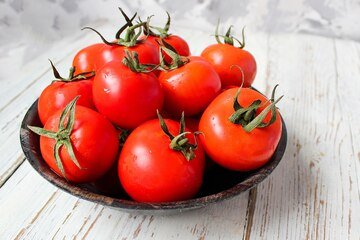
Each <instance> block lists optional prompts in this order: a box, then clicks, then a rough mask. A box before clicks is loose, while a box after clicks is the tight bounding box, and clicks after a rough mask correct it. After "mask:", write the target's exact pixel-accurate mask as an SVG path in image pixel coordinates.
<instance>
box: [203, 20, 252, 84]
mask: <svg viewBox="0 0 360 240" xmlns="http://www.w3.org/2000/svg"><path fill="white" fill-rule="evenodd" d="M218 29H219V23H218V24H217V26H216V29H215V39H216V41H217V43H216V44H213V45H210V46H208V47H206V48H205V49H204V50H203V51H202V53H201V55H200V56H202V57H203V58H205V59H206V60H207V61H208V62H210V63H211V64H212V65H213V66H214V68H215V70H216V72H217V73H218V74H219V76H220V79H221V84H222V87H226V86H229V85H234V86H240V85H242V84H243V87H250V86H251V84H252V83H253V81H254V79H255V76H256V69H257V67H256V61H255V58H254V56H253V55H252V54H251V53H250V52H248V51H246V50H245V49H244V47H245V34H244V28H243V29H242V41H240V40H238V39H237V38H236V37H234V36H232V35H231V29H232V26H230V27H229V29H228V30H227V32H226V34H225V35H219V33H218ZM220 38H223V39H224V42H221V40H220ZM235 42H237V43H238V44H239V46H238V47H237V46H235ZM232 66H239V67H240V68H241V69H242V70H243V72H244V74H242V72H241V71H239V68H233V67H232Z"/></svg>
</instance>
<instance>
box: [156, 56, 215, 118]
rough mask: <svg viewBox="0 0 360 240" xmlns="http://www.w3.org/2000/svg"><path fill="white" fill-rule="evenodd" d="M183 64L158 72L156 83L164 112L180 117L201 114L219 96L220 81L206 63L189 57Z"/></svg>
mask: <svg viewBox="0 0 360 240" xmlns="http://www.w3.org/2000/svg"><path fill="white" fill-rule="evenodd" d="M189 59H190V61H189V62H188V63H186V64H185V65H183V66H181V67H179V68H177V69H174V70H170V71H167V72H161V73H160V76H159V81H160V83H161V85H162V87H163V89H164V93H165V102H164V104H165V106H164V107H165V110H166V111H168V112H169V113H171V114H173V115H175V116H180V115H181V113H182V112H183V111H184V112H185V115H186V116H192V115H196V114H199V113H201V112H202V111H203V110H204V109H205V108H206V107H207V105H208V104H209V103H210V102H211V101H212V100H213V99H214V98H215V97H216V96H217V95H218V93H219V92H220V89H221V82H220V78H219V76H218V74H217V73H216V71H215V70H214V68H213V67H212V66H211V65H210V64H209V63H208V62H206V61H203V60H199V58H198V57H197V58H193V57H189Z"/></svg>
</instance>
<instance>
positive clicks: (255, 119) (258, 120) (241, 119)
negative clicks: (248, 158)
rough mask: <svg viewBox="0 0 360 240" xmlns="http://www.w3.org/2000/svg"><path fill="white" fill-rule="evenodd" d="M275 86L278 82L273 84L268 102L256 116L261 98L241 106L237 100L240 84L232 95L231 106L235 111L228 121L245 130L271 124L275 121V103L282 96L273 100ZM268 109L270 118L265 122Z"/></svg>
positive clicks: (248, 130) (249, 130)
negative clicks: (232, 101)
mask: <svg viewBox="0 0 360 240" xmlns="http://www.w3.org/2000/svg"><path fill="white" fill-rule="evenodd" d="M277 87H278V84H277V85H275V87H274V89H273V91H272V94H271V99H270V100H269V102H270V104H269V105H268V106H267V107H266V108H265V109H263V110H262V111H261V112H260V113H259V114H258V115H257V116H256V112H257V110H258V108H259V107H260V106H261V100H259V99H257V100H255V101H253V102H252V103H251V104H250V106H249V107H246V108H245V107H242V106H241V105H240V103H239V102H238V97H239V95H240V91H241V89H242V86H240V88H239V89H238V91H237V92H236V94H235V97H234V104H233V107H234V110H235V112H234V113H233V114H232V115H231V116H230V117H229V120H230V122H232V123H234V124H239V125H241V126H242V127H243V129H244V130H245V131H246V132H251V131H252V130H254V129H255V128H264V127H267V126H270V125H271V124H273V123H274V122H275V121H276V103H278V102H279V101H280V100H281V99H282V98H283V96H281V97H279V98H278V99H276V100H275V91H276V88H277ZM270 111H271V118H270V120H269V121H268V122H266V123H265V122H263V121H264V119H265V117H266V116H267V114H268V113H269V112H270Z"/></svg>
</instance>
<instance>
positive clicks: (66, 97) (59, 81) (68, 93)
mask: <svg viewBox="0 0 360 240" xmlns="http://www.w3.org/2000/svg"><path fill="white" fill-rule="evenodd" d="M49 61H50V60H49ZM50 64H51V67H52V70H53V73H54V77H55V80H54V81H53V82H52V83H51V84H50V85H49V86H47V87H46V88H45V89H44V90H43V91H42V93H41V94H40V97H39V101H38V114H39V118H40V121H41V122H42V124H43V125H44V124H45V123H46V121H47V120H48V118H49V117H50V116H51V115H53V114H54V113H55V112H57V111H58V110H60V109H63V108H64V107H65V106H66V105H67V104H68V103H69V102H71V101H72V100H73V99H74V98H75V97H76V96H78V95H79V96H80V97H79V100H78V101H77V104H78V105H81V106H84V107H88V108H93V109H94V108H95V106H94V103H93V97H92V81H91V79H93V77H94V72H92V71H90V72H82V73H78V74H75V71H76V67H71V68H70V73H69V77H68V78H63V77H61V76H60V74H59V72H58V71H57V69H56V68H55V66H54V64H53V63H52V62H51V61H50Z"/></svg>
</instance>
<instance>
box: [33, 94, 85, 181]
mask: <svg viewBox="0 0 360 240" xmlns="http://www.w3.org/2000/svg"><path fill="white" fill-rule="evenodd" d="M79 97H80V96H77V97H76V98H75V99H74V100H72V101H71V102H70V103H69V104H68V105H67V106H66V107H65V109H64V111H63V112H62V113H61V116H60V121H59V128H58V131H57V132H52V131H49V130H46V129H44V128H40V127H35V126H28V128H29V129H30V130H31V131H33V132H34V133H36V134H38V135H40V136H45V137H48V138H52V139H55V141H56V142H55V146H54V157H55V161H56V166H57V167H58V168H59V169H60V171H61V173H62V175H63V177H64V178H65V179H66V174H65V170H64V166H63V163H62V160H61V158H60V149H61V147H63V146H65V148H66V150H67V152H68V154H69V156H70V158H71V160H72V161H73V163H74V164H75V165H76V166H77V167H78V168H79V169H82V168H81V166H80V164H79V162H78V160H77V159H76V156H75V153H74V149H73V147H72V144H71V141H70V135H71V132H72V130H73V127H74V122H75V105H76V102H77V100H78V99H79Z"/></svg>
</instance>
